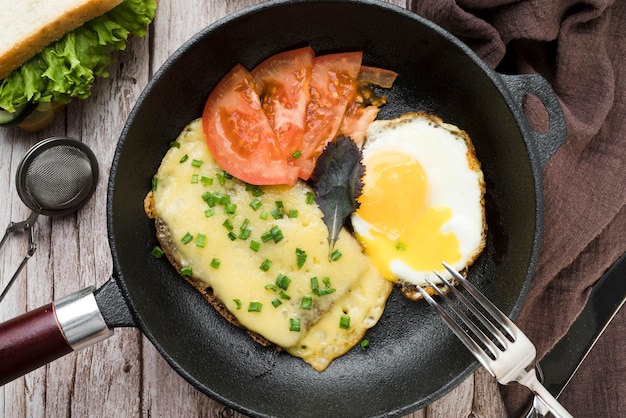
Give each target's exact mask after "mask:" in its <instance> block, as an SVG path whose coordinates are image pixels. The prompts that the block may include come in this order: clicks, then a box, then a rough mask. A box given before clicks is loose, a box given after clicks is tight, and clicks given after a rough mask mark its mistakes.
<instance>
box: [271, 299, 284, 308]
mask: <svg viewBox="0 0 626 418" xmlns="http://www.w3.org/2000/svg"><path fill="white" fill-rule="evenodd" d="M282 304H283V303H282V302H281V301H280V299H278V298H276V299H274V300H273V301H272V305H273V306H274V307H275V308H278V307H279V306H280V305H282Z"/></svg>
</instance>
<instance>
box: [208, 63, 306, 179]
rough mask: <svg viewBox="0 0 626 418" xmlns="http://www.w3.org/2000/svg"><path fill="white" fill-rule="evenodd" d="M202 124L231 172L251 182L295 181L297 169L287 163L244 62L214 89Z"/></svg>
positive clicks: (214, 150) (213, 149)
mask: <svg viewBox="0 0 626 418" xmlns="http://www.w3.org/2000/svg"><path fill="white" fill-rule="evenodd" d="M202 127H203V130H204V135H205V137H206V141H207V145H208V147H209V150H210V151H211V153H212V154H213V156H214V157H215V159H216V160H217V162H218V163H219V164H220V165H221V166H222V167H223V168H224V170H226V171H227V172H228V173H230V174H232V175H233V176H235V177H237V178H239V179H241V180H243V181H245V182H248V183H251V184H258V185H263V184H289V185H293V184H295V182H296V180H297V178H298V177H297V176H298V170H297V168H295V167H292V166H290V165H289V164H288V161H287V159H286V158H285V155H284V152H283V149H282V147H281V145H280V144H279V142H278V138H277V137H276V135H275V134H274V131H273V130H272V127H271V126H270V123H269V121H268V119H267V116H266V115H265V113H264V112H263V108H262V107H261V101H260V98H259V95H258V94H257V92H256V91H255V88H254V81H253V77H252V74H251V73H250V72H249V71H248V70H246V69H245V68H244V67H243V66H241V65H239V64H238V65H236V66H235V67H234V68H233V69H232V70H231V71H230V72H229V73H228V74H227V75H226V76H225V77H224V78H222V80H220V82H219V83H218V84H217V86H216V87H215V88H214V89H213V91H212V92H211V94H210V95H209V98H208V100H207V102H206V104H205V106H204V112H203V115H202Z"/></svg>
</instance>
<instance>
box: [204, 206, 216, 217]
mask: <svg viewBox="0 0 626 418" xmlns="http://www.w3.org/2000/svg"><path fill="white" fill-rule="evenodd" d="M213 215H215V208H208V209H207V210H205V211H204V216H205V217H206V218H210V217H211V216H213Z"/></svg>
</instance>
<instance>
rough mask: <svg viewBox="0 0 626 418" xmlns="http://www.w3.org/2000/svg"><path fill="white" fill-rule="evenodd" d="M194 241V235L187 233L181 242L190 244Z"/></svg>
mask: <svg viewBox="0 0 626 418" xmlns="http://www.w3.org/2000/svg"><path fill="white" fill-rule="evenodd" d="M192 239H193V235H191V233H190V232H187V233H186V234H185V235H184V236H183V237H182V238H181V241H182V243H183V244H189V243H190V242H191V240H192Z"/></svg>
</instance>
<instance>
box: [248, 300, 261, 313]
mask: <svg viewBox="0 0 626 418" xmlns="http://www.w3.org/2000/svg"><path fill="white" fill-rule="evenodd" d="M261 309H263V304H262V303H261V302H250V304H249V305H248V312H261Z"/></svg>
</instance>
